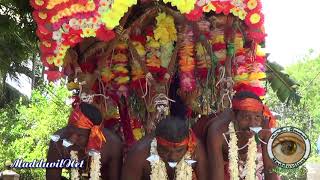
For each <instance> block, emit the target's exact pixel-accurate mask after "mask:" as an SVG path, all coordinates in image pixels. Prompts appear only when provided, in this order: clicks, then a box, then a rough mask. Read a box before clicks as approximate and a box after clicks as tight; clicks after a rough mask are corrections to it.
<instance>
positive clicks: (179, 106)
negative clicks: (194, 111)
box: [169, 74, 187, 119]
mask: <svg viewBox="0 0 320 180" xmlns="http://www.w3.org/2000/svg"><path fill="white" fill-rule="evenodd" d="M179 82H180V79H179V76H178V74H175V76H174V77H173V82H172V83H171V85H170V90H169V97H170V98H171V99H173V100H174V101H175V102H172V103H171V106H170V115H171V116H175V117H180V118H181V119H185V118H186V114H187V106H186V105H185V104H184V102H183V101H182V99H181V98H180V96H179V95H178V94H177V90H178V89H179Z"/></svg>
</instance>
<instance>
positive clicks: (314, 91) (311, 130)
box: [266, 55, 320, 179]
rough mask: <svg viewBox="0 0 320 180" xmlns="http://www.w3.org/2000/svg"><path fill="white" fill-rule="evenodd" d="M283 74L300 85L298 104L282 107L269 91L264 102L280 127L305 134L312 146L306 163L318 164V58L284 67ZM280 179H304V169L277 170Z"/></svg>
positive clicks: (319, 107)
mask: <svg viewBox="0 0 320 180" xmlns="http://www.w3.org/2000/svg"><path fill="white" fill-rule="evenodd" d="M285 71H286V72H287V73H288V74H289V75H290V77H291V78H293V79H294V80H295V81H297V83H298V84H299V85H300V87H299V88H298V93H299V95H301V96H302V99H301V100H300V104H299V105H294V104H290V105H287V104H283V103H281V102H280V101H279V100H278V99H277V96H276V94H275V93H274V92H273V91H272V90H271V88H270V87H269V88H268V94H267V97H266V103H267V104H268V105H269V106H270V108H271V109H272V111H274V112H276V113H278V114H279V116H280V117H281V118H280V119H278V123H279V126H280V127H283V126H294V127H297V128H299V129H301V130H302V131H304V132H305V133H306V135H307V136H308V137H309V139H310V143H311V155H310V157H309V159H308V161H307V163H320V155H319V154H317V150H316V147H317V146H316V142H317V138H318V136H319V135H320V93H319V92H320V91H319V89H320V56H319V57H317V58H310V56H309V55H306V56H305V58H303V59H302V60H301V61H299V62H298V63H295V64H293V65H290V66H289V67H287V68H285ZM278 172H280V173H281V174H282V175H283V176H285V177H284V178H283V179H305V176H306V173H307V170H306V166H302V167H299V168H296V169H289V170H285V169H278Z"/></svg>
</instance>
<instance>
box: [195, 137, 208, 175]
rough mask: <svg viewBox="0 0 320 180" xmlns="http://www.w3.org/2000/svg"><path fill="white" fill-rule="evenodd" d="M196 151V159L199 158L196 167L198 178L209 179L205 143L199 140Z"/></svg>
mask: <svg viewBox="0 0 320 180" xmlns="http://www.w3.org/2000/svg"><path fill="white" fill-rule="evenodd" d="M195 153H196V160H197V167H196V174H197V180H207V179H208V171H207V170H208V161H207V154H206V152H205V149H204V146H203V144H202V143H201V142H200V141H198V146H197V149H196V152H195Z"/></svg>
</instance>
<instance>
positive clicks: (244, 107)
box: [232, 98, 263, 112]
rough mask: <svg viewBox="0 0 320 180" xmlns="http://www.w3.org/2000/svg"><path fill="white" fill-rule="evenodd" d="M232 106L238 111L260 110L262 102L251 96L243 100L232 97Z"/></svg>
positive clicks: (261, 109)
mask: <svg viewBox="0 0 320 180" xmlns="http://www.w3.org/2000/svg"><path fill="white" fill-rule="evenodd" d="M232 108H233V109H236V110H240V111H251V112H262V111H263V104H262V103H261V102H260V101H258V100H257V99H253V98H246V99H243V100H238V99H233V100H232Z"/></svg>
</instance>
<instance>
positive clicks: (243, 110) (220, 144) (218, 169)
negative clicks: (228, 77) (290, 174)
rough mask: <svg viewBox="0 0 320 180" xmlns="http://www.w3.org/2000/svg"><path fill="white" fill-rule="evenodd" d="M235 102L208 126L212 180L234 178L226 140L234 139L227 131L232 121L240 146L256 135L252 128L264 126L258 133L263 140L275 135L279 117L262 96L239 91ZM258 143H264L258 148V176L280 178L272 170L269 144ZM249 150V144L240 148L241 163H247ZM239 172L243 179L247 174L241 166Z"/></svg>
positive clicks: (269, 179)
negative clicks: (230, 171)
mask: <svg viewBox="0 0 320 180" xmlns="http://www.w3.org/2000/svg"><path fill="white" fill-rule="evenodd" d="M232 105H233V109H232V110H231V109H226V110H225V111H224V112H223V113H221V114H220V115H218V116H217V117H216V118H215V119H214V120H213V122H212V123H211V124H210V125H209V128H208V133H207V152H208V159H209V179H210V180H222V179H230V175H229V168H228V167H229V166H228V165H229V164H228V163H229V162H228V151H229V147H228V144H227V142H226V140H225V139H227V140H228V141H230V136H229V135H228V133H227V132H228V129H229V128H228V127H229V124H230V122H231V121H232V122H233V123H234V127H235V131H236V132H237V133H236V136H237V138H238V143H237V145H238V147H239V148H240V149H241V147H245V145H246V144H247V143H248V141H249V139H250V138H251V137H252V136H253V135H254V133H253V132H252V131H250V127H262V129H263V130H262V131H260V132H259V133H258V136H259V138H260V139H261V140H262V141H263V142H268V139H269V137H270V136H271V131H270V128H271V127H274V125H275V119H274V118H273V116H272V115H271V113H270V111H269V110H268V108H267V107H266V106H264V105H263V104H262V101H261V100H260V98H259V97H257V96H256V95H254V94H252V93H250V92H239V93H237V94H236V95H235V97H234V98H233V101H232ZM224 135H225V137H226V138H225V137H224ZM257 144H261V146H260V145H258V147H257V148H258V155H257V157H258V161H259V162H260V163H258V165H257V169H256V170H257V171H256V179H259V180H260V179H266V180H273V179H278V176H277V174H275V173H274V172H273V171H272V169H273V168H274V167H275V165H274V163H273V162H272V160H271V159H270V158H269V156H268V153H267V145H266V144H264V143H261V142H260V143H259V142H258V143H257ZM247 151H248V148H247V147H245V148H244V149H242V150H239V151H238V154H239V156H238V157H239V162H238V165H240V166H241V165H244V164H245V163H243V162H246V158H247ZM261 153H262V155H261ZM259 166H260V167H259ZM239 174H240V179H243V178H244V177H243V176H244V175H245V173H244V174H241V170H240V168H239Z"/></svg>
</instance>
